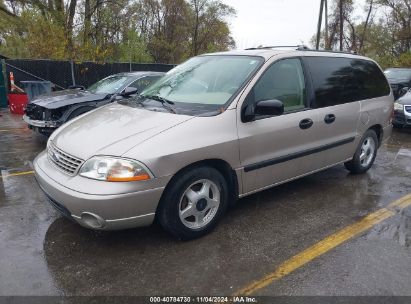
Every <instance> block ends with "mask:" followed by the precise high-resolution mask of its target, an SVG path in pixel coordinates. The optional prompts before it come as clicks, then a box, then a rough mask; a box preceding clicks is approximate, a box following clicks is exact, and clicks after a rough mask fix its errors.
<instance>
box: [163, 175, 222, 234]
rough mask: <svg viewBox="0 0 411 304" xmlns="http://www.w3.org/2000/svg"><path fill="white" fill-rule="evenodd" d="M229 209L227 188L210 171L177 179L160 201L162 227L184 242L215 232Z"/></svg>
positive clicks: (220, 177) (220, 176)
mask: <svg viewBox="0 0 411 304" xmlns="http://www.w3.org/2000/svg"><path fill="white" fill-rule="evenodd" d="M227 206H228V186H227V181H226V180H225V178H224V177H223V175H222V174H221V173H220V172H219V171H217V170H216V169H214V168H211V167H195V168H192V169H190V170H189V171H186V172H183V173H181V174H180V175H178V176H176V177H175V178H174V179H173V180H172V181H171V184H170V185H169V186H167V188H166V190H165V192H164V194H163V197H162V199H161V201H160V204H159V207H158V210H157V218H158V221H159V222H160V224H161V226H162V227H163V228H164V229H165V230H166V231H167V232H169V233H171V234H172V235H174V236H175V237H177V238H178V239H181V240H191V239H195V238H199V237H201V236H203V235H205V234H207V233H209V232H210V231H212V230H213V229H214V227H215V226H216V225H217V223H218V222H219V220H220V219H221V217H222V216H223V215H224V213H225V211H226V210H227Z"/></svg>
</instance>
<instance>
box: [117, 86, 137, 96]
mask: <svg viewBox="0 0 411 304" xmlns="http://www.w3.org/2000/svg"><path fill="white" fill-rule="evenodd" d="M137 93H138V89H137V88H135V87H127V88H125V89H124V91H123V92H121V94H120V95H121V96H123V97H128V96H130V95H133V94H137Z"/></svg>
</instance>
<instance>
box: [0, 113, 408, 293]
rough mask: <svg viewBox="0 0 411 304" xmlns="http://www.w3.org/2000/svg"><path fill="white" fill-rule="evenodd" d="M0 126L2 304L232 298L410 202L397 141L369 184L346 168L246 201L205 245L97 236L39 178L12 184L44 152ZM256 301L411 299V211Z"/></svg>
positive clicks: (37, 140) (143, 233)
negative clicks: (7, 298)
mask: <svg viewBox="0 0 411 304" xmlns="http://www.w3.org/2000/svg"><path fill="white" fill-rule="evenodd" d="M0 114H1V115H2V116H1V117H0V170H1V175H2V176H3V178H1V179H0V295H159V294H160V295H230V294H232V293H233V292H235V291H236V290H238V289H240V288H242V287H243V286H245V285H247V284H249V283H250V282H252V281H253V280H257V279H259V278H261V277H262V276H264V275H265V274H267V273H269V272H271V271H273V270H274V269H275V268H276V266H278V265H279V264H281V263H282V262H284V261H285V260H287V259H289V258H290V257H292V256H293V255H295V254H297V253H299V252H301V251H302V250H304V249H305V248H307V247H310V246H311V245H313V244H315V243H316V242H318V241H320V240H322V239H324V238H325V237H326V236H328V235H330V234H332V233H334V232H336V231H338V230H339V229H342V228H344V227H346V226H347V225H350V224H352V223H354V222H356V221H358V220H360V219H361V218H362V217H364V216H365V215H367V214H369V213H371V212H373V211H375V210H378V209H380V208H382V207H384V206H387V205H388V204H389V203H390V202H392V201H394V200H396V199H398V198H401V197H403V196H405V195H407V194H409V193H411V130H408V131H407V130H401V131H398V130H395V131H394V133H393V137H392V138H391V140H390V141H389V143H388V144H387V145H385V146H383V147H382V148H381V149H380V150H379V154H378V157H377V160H376V163H375V164H374V166H373V168H372V169H371V170H370V171H369V172H368V173H366V174H364V175H360V176H355V175H350V174H348V171H346V170H345V169H344V166H342V165H339V166H336V167H334V168H331V169H329V170H326V171H323V172H320V173H317V174H314V175H311V176H308V177H305V178H302V179H299V180H297V181H294V182H290V183H287V184H284V185H282V186H279V187H276V188H273V189H270V190H267V191H264V192H261V193H258V194H255V195H253V196H250V197H247V198H244V199H241V200H240V201H239V202H238V204H237V206H236V207H234V208H233V209H232V210H231V211H230V212H229V213H228V214H227V215H226V216H225V218H224V219H223V220H222V221H221V223H220V225H219V226H218V227H217V229H216V230H215V231H214V232H212V233H211V234H210V235H207V236H205V237H203V238H201V239H199V240H195V241H190V242H180V241H177V240H175V239H173V238H172V237H170V236H169V235H167V234H166V233H165V232H163V231H162V230H161V228H160V227H159V226H158V225H153V226H151V227H148V228H143V229H134V230H128V231H117V232H95V231H91V230H87V229H84V228H82V227H80V226H78V225H76V224H74V223H72V222H70V221H69V220H67V219H65V218H62V217H60V216H59V215H58V214H57V212H55V211H54V210H53V209H52V207H51V206H49V205H48V203H47V202H46V199H45V196H44V195H43V193H41V191H40V190H39V188H38V186H37V185H36V181H35V179H34V176H33V175H32V174H27V175H19V176H8V177H5V175H8V174H12V173H16V172H26V171H31V170H32V168H31V161H32V160H33V159H34V157H35V156H36V154H37V153H39V152H40V151H41V150H43V149H44V148H45V144H46V140H45V139H44V138H43V137H42V136H40V135H36V134H33V132H31V131H30V130H28V129H25V126H24V124H23V123H22V121H21V116H14V115H13V116H12V115H10V114H9V113H8V112H5V111H2V112H0ZM256 295H408V296H411V207H409V208H407V209H404V210H402V211H401V212H398V214H397V215H396V216H394V217H392V218H390V219H388V220H386V221H384V222H382V223H380V224H378V225H376V226H375V227H373V228H372V229H370V230H368V231H367V232H365V233H362V234H361V235H360V236H359V237H356V238H353V239H351V240H349V241H348V242H346V243H344V244H342V245H341V246H339V247H337V248H335V249H333V250H331V251H330V252H328V253H326V254H324V255H322V256H320V257H318V258H317V259H315V260H314V261H312V262H310V263H308V264H307V265H305V266H303V267H301V268H299V269H297V270H296V271H294V272H293V273H291V274H289V275H288V276H286V277H284V278H282V279H281V280H279V281H276V282H274V283H272V284H271V285H269V286H268V287H266V288H263V289H261V290H259V291H257V292H256Z"/></svg>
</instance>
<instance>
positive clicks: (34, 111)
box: [26, 103, 45, 120]
mask: <svg viewBox="0 0 411 304" xmlns="http://www.w3.org/2000/svg"><path fill="white" fill-rule="evenodd" d="M26 115H27V116H28V117H30V118H31V119H34V120H44V118H45V117H44V116H45V109H44V108H43V107H40V106H38V105H36V104H34V103H29V104H27V107H26Z"/></svg>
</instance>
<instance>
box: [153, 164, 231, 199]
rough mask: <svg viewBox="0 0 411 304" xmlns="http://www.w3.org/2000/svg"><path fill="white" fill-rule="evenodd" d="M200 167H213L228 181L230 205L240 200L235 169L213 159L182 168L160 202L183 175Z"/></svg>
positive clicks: (173, 178) (168, 184) (169, 183)
mask: <svg viewBox="0 0 411 304" xmlns="http://www.w3.org/2000/svg"><path fill="white" fill-rule="evenodd" d="M198 167H211V168H213V169H216V170H217V171H219V172H220V173H221V174H222V175H223V177H224V178H225V180H226V181H227V186H228V189H229V200H230V201H229V205H233V204H234V203H235V201H236V200H237V198H238V195H239V183H238V178H237V174H236V173H235V171H234V169H233V168H232V167H231V166H230V164H229V163H228V162H226V161H225V160H222V159H217V158H212V159H204V160H201V161H197V162H195V163H192V164H189V165H187V166H185V167H183V168H181V169H180V170H179V171H177V173H175V174H174V176H173V177H172V178H171V179H170V181H169V182H168V183H167V185H166V187H165V189H164V191H163V194H162V196H161V199H160V201H162V199H163V197H164V195H165V193H166V192H167V189H168V188H169V187H170V185H171V184H172V183H173V182H174V181H175V180H176V179H177V178H178V177H179V176H181V175H182V174H184V173H185V172H187V171H190V170H193V169H195V168H198Z"/></svg>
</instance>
